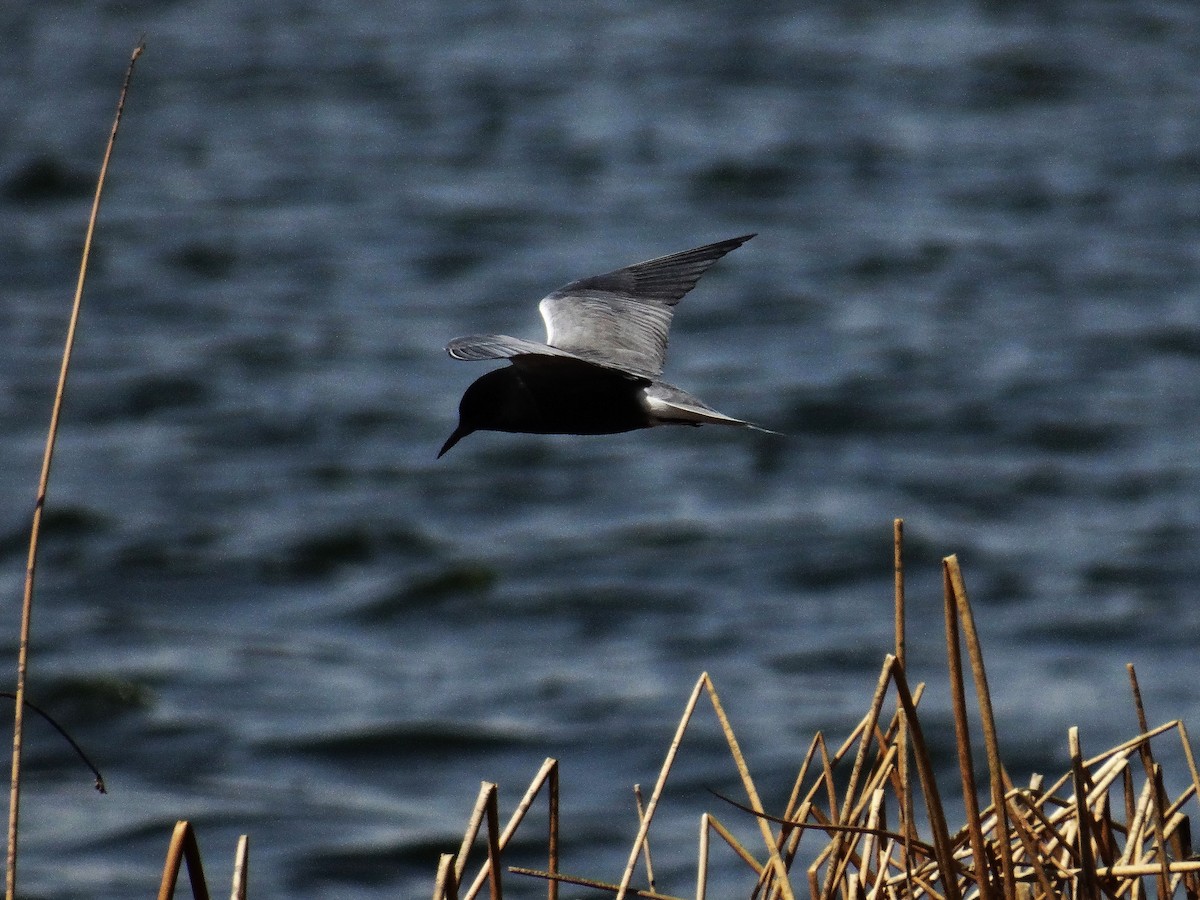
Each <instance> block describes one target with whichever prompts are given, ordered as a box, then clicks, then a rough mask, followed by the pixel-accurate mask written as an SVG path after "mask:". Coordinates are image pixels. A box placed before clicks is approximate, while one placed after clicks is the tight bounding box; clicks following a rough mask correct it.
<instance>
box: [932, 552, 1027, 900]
mask: <svg viewBox="0 0 1200 900" xmlns="http://www.w3.org/2000/svg"><path fill="white" fill-rule="evenodd" d="M943 565H944V567H945V570H946V572H947V573H948V575H949V580H950V586H951V588H952V590H953V593H954V602H955V605H956V606H957V608H958V617H959V620H960V621H961V623H962V629H963V636H964V638H965V639H966V643H967V655H968V657H969V658H970V660H971V677H972V679H974V681H975V699H976V703H977V704H978V706H979V716H980V723H981V725H982V727H983V743H984V748H985V750H986V751H987V760H988V775H989V779H990V784H991V793H992V807H993V809H994V810H995V815H996V818H997V822H996V828H997V833H998V834H999V835H1001V836H1002V837H1001V839H1000V840H999V841H998V843H999V846H1000V871H1001V877H1002V884H1003V885H1004V886H1005V900H1015V898H1014V896H1013V893H1012V890H1013V886H1014V885H1015V879H1014V878H1013V869H1012V847H1011V844H1010V843H1009V840H1008V822H1007V820H1006V816H1007V813H1006V806H1005V803H1004V793H1005V790H1006V788H1005V780H1006V779H1005V774H1004V766H1003V764H1002V763H1001V761H1000V739H999V737H998V735H997V733H996V715H995V712H994V711H993V709H992V695H991V690H990V689H989V688H988V681H987V671H986V669H985V668H984V665H983V649H982V645H981V644H980V641H979V633H978V632H977V631H976V629H975V614H974V612H973V611H972V610H971V602H970V600H968V599H967V588H966V585H965V584H964V582H963V577H962V570H961V569H960V568H959V565H958V557H957V556H948V557H946V559H945V560H944V561H943Z"/></svg>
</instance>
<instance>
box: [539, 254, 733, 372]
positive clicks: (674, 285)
mask: <svg viewBox="0 0 1200 900" xmlns="http://www.w3.org/2000/svg"><path fill="white" fill-rule="evenodd" d="M752 237H754V235H753V234H747V235H743V236H741V237H736V238H730V239H729V240H725V241H718V242H717V243H715V244H707V245H705V246H703V247H695V248H693V249H691V250H684V251H682V252H680V253H672V254H670V255H669V256H661V257H658V258H657V259H651V260H647V261H646V262H641V263H637V264H635V265H632V266H626V267H625V268H623V269H617V270H615V271H613V272H607V273H605V274H603V275H593V276H591V277H589V278H582V279H580V280H578V281H572V282H571V283H570V284H567V285H564V286H563V287H561V288H559V289H558V290H556V291H554V292H553V293H551V294H549V295H548V296H546V297H545V298H544V299H543V300H542V302H541V303H540V304H539V306H538V308H539V310H540V311H541V314H542V318H543V319H544V320H545V322H546V342H547V344H549V345H550V346H552V347H555V348H558V349H561V350H566V351H569V352H572V353H576V354H578V355H579V356H580V357H582V358H584V359H588V360H590V361H592V362H597V363H598V364H600V365H608V366H611V367H614V368H620V369H624V370H626V371H629V372H633V373H636V374H638V375H643V376H649V377H654V376H657V375H659V374H660V373H661V372H662V369H663V363H664V362H665V361H666V354H667V336H668V332H669V331H670V328H671V316H672V314H673V313H674V306H675V304H677V303H678V302H679V301H680V300H681V299H683V296H684V295H685V294H686V293H687V292H688V291H690V290H691V289H692V288H693V287H695V286H696V282H697V281H699V280H700V276H701V275H703V274H704V273H705V272H706V271H708V269H709V267H710V266H712V264H713V263H715V262H716V261H717V260H718V259H720V258H721V257H722V256H724V255H725V254H726V253H728V252H729V251H731V250H734V249H735V248H737V247H740V246H741V245H742V244H744V243H746V241H748V240H750V238H752Z"/></svg>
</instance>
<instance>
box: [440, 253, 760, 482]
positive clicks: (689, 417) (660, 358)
mask: <svg viewBox="0 0 1200 900" xmlns="http://www.w3.org/2000/svg"><path fill="white" fill-rule="evenodd" d="M752 237H754V235H753V234H745V235H742V236H741V237H735V238H730V239H729V240H727V241H719V242H717V243H715V244H706V245H705V246H703V247H696V248H695V249H692V250H684V251H682V252H681V253H672V254H671V255H670V256H662V257H659V258H657V259H651V260H647V261H646V262H641V263H637V264H636V265H632V266H626V267H625V268H623V269H617V270H616V271H614V272H608V273H607V274H604V275H593V276H592V277H590V278H582V279H580V280H579V281H572V282H571V283H570V284H566V285H563V286H562V287H560V288H559V289H558V290H556V291H554V292H553V293H551V294H550V295H548V296H547V297H545V298H544V299H543V300H542V301H541V303H539V304H538V309H539V311H540V312H541V314H542V319H543V320H545V323H546V343H544V344H542V343H538V342H537V341H527V340H524V339H522V338H515V337H509V336H508V335H503V334H477V335H471V336H470V337H461V338H455V339H454V340H452V341H451V342H450V343H449V344H448V345H447V346H446V351H447V352H448V353H449V354H450V355H451V356H452V357H454V358H455V359H464V360H483V359H507V360H508V361H509V362H510V363H511V365H510V366H507V367H505V368H503V369H497V370H495V371H494V372H488V373H487V374H486V375H484V376H483V377H482V378H479V379H477V380H476V381H475V382H474V383H472V384H471V386H470V387H468V388H467V390H466V393H464V394H463V398H462V402H461V403H459V406H458V427H457V428H455V429H454V433H453V434H451V435H450V437H449V438H447V439H446V443H445V444H443V445H442V449H441V450H440V451H438V457H439V458H440V457H441V456H442V455H443V454H444V453H445V452H446V451H447V450H449V449H450V448H451V447H453V446H454V445H455V444H457V443H458V442H459V441H461V440H462V439H463V438H464V437H466V436H467V435H468V434H470V433H471V432H473V431H511V432H524V433H527V434H616V433H618V432H622V431H633V430H635V429H638V428H651V427H653V426H655V425H737V426H740V427H742V428H753V429H755V430H756V431H766V430H767V429H765V428H760V427H759V426H758V425H754V424H752V423H750V422H744V421H742V420H741V419H735V418H733V417H732V416H727V415H724V414H723V413H719V412H717V411H716V410H715V409H713V408H712V407H710V406H708V405H706V404H705V403H702V402H701V401H700V400H698V399H696V398H695V397H693V396H692V395H691V394H689V393H687V392H686V391H683V390H680V389H679V388H677V387H674V386H673V385H670V384H667V383H666V382H665V381H661V380H659V377H658V376H659V375H660V374H662V370H663V363H664V362H665V361H666V355H667V332H668V331H669V330H670V327H671V316H672V314H673V313H674V312H675V304H677V303H678V302H679V301H680V300H682V299H683V296H684V294H686V293H687V292H688V291H690V290H691V289H692V288H693V287H695V286H696V282H697V281H699V280H700V276H701V275H703V274H704V273H705V272H706V271H708V268H709V267H710V266H711V265H712V264H713V263H715V262H716V261H717V260H718V259H720V258H721V257H722V256H724V255H725V254H726V253H728V252H729V251H730V250H734V249H736V248H737V247H740V246H741V245H742V244H744V243H746V241H748V240H750V238H752ZM771 433H774V432H771Z"/></svg>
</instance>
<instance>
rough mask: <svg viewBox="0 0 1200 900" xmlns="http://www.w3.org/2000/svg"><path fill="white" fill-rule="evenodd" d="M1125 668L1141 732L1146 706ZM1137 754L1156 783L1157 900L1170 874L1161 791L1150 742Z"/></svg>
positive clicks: (1130, 665) (1162, 899) (1130, 669)
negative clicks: (1168, 870)
mask: <svg viewBox="0 0 1200 900" xmlns="http://www.w3.org/2000/svg"><path fill="white" fill-rule="evenodd" d="M1125 670H1126V671H1127V672H1128V673H1129V686H1130V688H1131V689H1132V691H1133V708H1134V712H1135V713H1136V714H1137V720H1138V728H1139V729H1140V730H1141V732H1142V733H1143V734H1145V733H1146V732H1147V731H1149V730H1150V726H1149V725H1148V724H1147V722H1146V708H1145V707H1144V706H1143V705H1142V689H1141V688H1140V687H1139V686H1138V680H1137V672H1136V671H1135V670H1134V668H1133V663H1127V664H1126V665H1125ZM1138 756H1139V757H1141V760H1142V767H1143V768H1144V769H1145V771H1146V778H1147V779H1148V780H1149V781H1150V782H1152V783H1154V784H1155V785H1156V789H1155V790H1154V792H1153V797H1154V839H1155V841H1156V842H1157V845H1158V851H1159V859H1160V860H1161V861H1162V869H1161V871H1160V872H1159V875H1158V878H1157V888H1158V900H1167V897H1168V895H1169V892H1170V891H1169V884H1170V881H1171V879H1170V876H1169V874H1168V872H1167V868H1166V866H1167V853H1166V840H1165V838H1164V837H1163V821H1164V819H1165V817H1164V815H1163V793H1162V791H1161V790H1160V789H1158V788H1157V781H1158V779H1156V778H1155V775H1154V772H1155V768H1156V766H1155V763H1154V753H1153V751H1152V750H1151V749H1150V742H1149V741H1146V742H1145V743H1144V744H1142V745H1141V746H1140V747H1138Z"/></svg>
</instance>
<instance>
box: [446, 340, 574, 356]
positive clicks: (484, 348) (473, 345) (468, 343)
mask: <svg viewBox="0 0 1200 900" xmlns="http://www.w3.org/2000/svg"><path fill="white" fill-rule="evenodd" d="M446 352H447V353H449V354H450V355H451V356H453V357H454V358H455V359H465V360H469V361H477V360H481V359H512V358H514V357H517V356H526V355H536V356H565V357H569V358H571V359H580V357H578V356H576V355H575V354H574V353H571V352H569V351H567V350H559V349H558V348H557V347H550V346H547V345H546V344H543V343H540V342H538V341H527V340H525V339H524V338H516V337H509V336H508V335H507V334H472V335H470V336H469V337H460V338H455V339H454V340H452V341H451V342H450V343H449V344H447V345H446Z"/></svg>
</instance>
